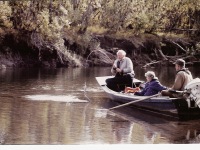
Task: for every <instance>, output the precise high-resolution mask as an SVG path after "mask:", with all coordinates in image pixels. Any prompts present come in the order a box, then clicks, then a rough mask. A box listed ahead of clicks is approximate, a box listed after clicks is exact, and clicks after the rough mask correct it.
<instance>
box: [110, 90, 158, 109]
mask: <svg viewBox="0 0 200 150" xmlns="http://www.w3.org/2000/svg"><path fill="white" fill-rule="evenodd" d="M159 95H160V93H158V94H155V95H152V96H148V97H146V98H142V99H138V100H135V101H131V102H128V103H125V104H122V105H119V106H115V107H112V108H109V110H112V109H116V108H120V107H124V106H127V105H130V104H133V103H137V102H140V101H143V100H146V99H149V98H152V97H156V96H159Z"/></svg>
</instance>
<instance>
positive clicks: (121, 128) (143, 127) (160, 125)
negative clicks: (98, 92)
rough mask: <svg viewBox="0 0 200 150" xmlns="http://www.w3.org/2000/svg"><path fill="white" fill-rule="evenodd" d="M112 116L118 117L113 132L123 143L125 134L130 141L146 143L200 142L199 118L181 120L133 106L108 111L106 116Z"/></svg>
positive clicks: (110, 104) (109, 106)
mask: <svg viewBox="0 0 200 150" xmlns="http://www.w3.org/2000/svg"><path fill="white" fill-rule="evenodd" d="M116 104H117V103H116V102H115V103H114V102H109V105H107V106H105V107H108V108H111V107H113V106H115V105H116ZM118 105H119V104H118ZM111 116H115V117H116V118H118V119H117V120H115V121H113V133H114V135H115V136H116V139H118V141H119V142H120V141H121V142H122V143H123V137H124V136H126V138H127V142H128V141H129V142H130V143H131V142H133V143H134V141H135V142H136V141H140V142H141V143H143V142H144V143H145V144H146V143H150V144H152V143H184V144H186V143H199V142H200V121H199V120H187V121H184V120H182V121H180V120H177V119H175V118H169V117H165V118H163V116H160V115H155V114H152V113H150V112H146V111H143V110H139V109H136V108H131V107H122V108H119V109H115V110H112V111H108V113H107V116H106V117H108V118H109V117H111ZM127 127H128V129H127ZM141 133H143V134H141ZM137 138H140V139H137ZM129 142H128V143H129Z"/></svg>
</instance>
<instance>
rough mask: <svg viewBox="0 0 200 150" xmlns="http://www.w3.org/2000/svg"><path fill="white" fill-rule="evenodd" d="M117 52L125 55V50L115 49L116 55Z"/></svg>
mask: <svg viewBox="0 0 200 150" xmlns="http://www.w3.org/2000/svg"><path fill="white" fill-rule="evenodd" d="M119 53H121V54H122V55H124V56H126V52H125V51H124V50H118V51H117V55H118V54H119Z"/></svg>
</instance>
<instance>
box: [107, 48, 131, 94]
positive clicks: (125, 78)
mask: <svg viewBox="0 0 200 150" xmlns="http://www.w3.org/2000/svg"><path fill="white" fill-rule="evenodd" d="M111 73H112V74H113V75H115V77H114V78H108V79H106V84H107V87H108V88H109V89H111V90H113V91H116V92H120V91H122V90H124V89H125V86H129V87H132V78H133V77H134V71H133V63H132V61H131V59H130V58H128V57H126V52H125V51H124V50H118V52H117V59H116V60H115V61H114V64H113V66H112V68H111ZM120 85H123V86H122V87H121V88H120V87H119V86H120Z"/></svg>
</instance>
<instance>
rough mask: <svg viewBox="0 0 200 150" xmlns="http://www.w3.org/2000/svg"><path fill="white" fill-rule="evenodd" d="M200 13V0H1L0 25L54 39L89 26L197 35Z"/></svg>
mask: <svg viewBox="0 0 200 150" xmlns="http://www.w3.org/2000/svg"><path fill="white" fill-rule="evenodd" d="M199 16H200V0H156V1H155V0H40V1H38V0H12V1H0V26H1V27H4V28H14V29H16V30H19V31H28V32H29V33H38V34H41V36H42V39H44V41H46V40H47V41H52V42H55V41H56V40H58V41H59V38H60V37H62V36H63V31H64V29H67V30H73V31H75V30H74V29H76V31H77V32H79V33H82V34H85V32H87V31H88V29H90V32H91V31H95V33H98V32H97V31H98V28H99V31H100V30H101V31H105V32H108V31H112V33H113V32H114V33H117V32H119V31H125V30H127V29H129V30H130V29H131V30H132V32H133V33H141V32H148V33H151V32H158V31H159V32H160V31H161V32H162V31H165V32H172V31H177V30H178V31H179V30H180V31H188V30H189V31H190V30H191V31H194V32H189V33H190V34H195V33H197V31H199V29H200V17H199ZM92 28H93V29H92ZM95 28H96V30H94V29H95ZM91 29H92V30H91ZM102 29H103V30H102ZM187 33H188V32H187ZM69 36H70V35H69ZM77 37H78V36H77ZM77 40H78V39H77Z"/></svg>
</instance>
